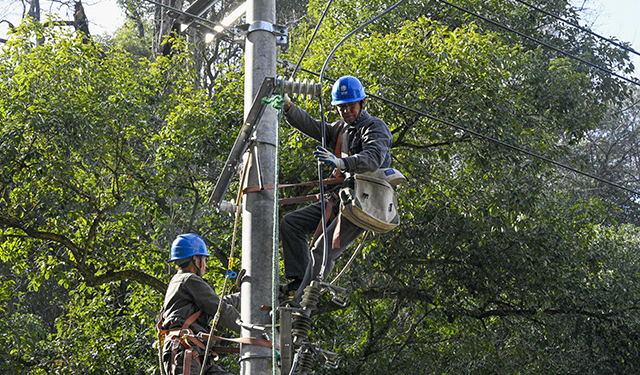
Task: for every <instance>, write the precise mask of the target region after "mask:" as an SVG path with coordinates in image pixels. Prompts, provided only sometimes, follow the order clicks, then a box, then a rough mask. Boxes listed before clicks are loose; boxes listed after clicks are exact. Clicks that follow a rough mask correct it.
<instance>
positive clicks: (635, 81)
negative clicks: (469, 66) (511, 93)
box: [437, 0, 640, 86]
mask: <svg viewBox="0 0 640 375" xmlns="http://www.w3.org/2000/svg"><path fill="white" fill-rule="evenodd" d="M437 1H439V2H441V3H443V4H446V5H449V6H450V7H453V8H456V9H458V10H460V11H463V12H465V13H469V14H470V15H472V16H474V17H477V18H480V19H481V20H483V21H485V22H488V23H490V24H492V25H494V26H497V27H499V28H501V29H504V30H507V31H509V32H512V33H514V34H517V35H518V36H521V37H523V38H525V39H529V40H531V41H533V42H535V43H538V44H540V45H542V46H545V47H547V48H549V49H551V50H553V51H556V52H558V53H560V54H562V55H565V56H566V57H569V58H572V59H575V60H578V61H580V62H581V63H583V64H587V65H589V66H591V67H592V68H595V69H598V70H600V71H603V72H605V73H608V74H611V75H612V76H615V77H618V78H620V79H622V80H624V81H626V82H628V83H631V84H633V85H637V86H640V82H639V81H637V80H633V79H630V78H627V77H625V76H623V75H620V74H618V73H616V72H614V71H612V70H609V69H607V68H604V67H602V66H600V65H598V64H594V63H592V62H590V61H587V60H585V59H583V58H580V57H578V56H575V55H572V54H570V53H569V52H566V51H563V50H561V49H560V48H557V47H554V46H552V45H551V44H549V43H546V42H543V41H541V40H539V39H536V38H534V37H532V36H529V35H527V34H524V33H521V32H520V31H517V30H514V29H512V28H510V27H508V26H505V25H503V24H501V23H499V22H496V21H494V20H491V19H489V18H487V17H484V16H482V15H480V14H478V13H474V12H472V11H470V10H468V9H465V8H463V7H461V6H459V5H455V4H452V3H450V2H448V1H446V0H437Z"/></svg>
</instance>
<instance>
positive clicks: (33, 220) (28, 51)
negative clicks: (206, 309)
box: [0, 23, 241, 373]
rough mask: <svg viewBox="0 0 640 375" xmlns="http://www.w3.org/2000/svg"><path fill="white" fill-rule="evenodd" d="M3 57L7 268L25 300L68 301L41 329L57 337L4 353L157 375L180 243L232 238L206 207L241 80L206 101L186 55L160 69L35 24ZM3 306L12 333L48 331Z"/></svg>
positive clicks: (34, 362)
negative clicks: (29, 296) (23, 322)
mask: <svg viewBox="0 0 640 375" xmlns="http://www.w3.org/2000/svg"><path fill="white" fill-rule="evenodd" d="M176 42H179V41H176ZM178 48H179V50H183V51H186V50H187V49H186V48H184V47H183V45H182V44H179V43H178ZM0 58H1V59H2V64H1V65H0V88H1V89H2V91H3V92H4V93H5V95H3V97H2V98H0V120H1V123H2V126H1V127H0V131H1V135H0V137H1V138H2V139H3V142H2V146H1V148H0V169H1V170H2V174H1V180H0V191H1V192H2V194H1V197H0V257H1V258H2V260H3V262H7V264H11V269H12V275H13V277H15V278H19V279H24V280H28V289H25V290H24V291H25V292H28V293H33V294H35V295H37V296H39V297H38V298H40V299H45V297H44V296H45V295H46V293H47V292H48V291H50V290H51V284H52V283H53V284H59V286H60V287H62V288H63V290H65V291H66V294H65V293H62V294H60V295H57V298H59V300H58V303H64V305H65V306H66V308H65V309H64V311H63V312H60V311H59V312H58V314H57V315H56V316H54V317H53V318H52V317H48V318H50V319H52V320H48V321H46V324H52V322H53V319H56V318H57V330H52V329H51V327H44V328H42V329H38V330H37V332H40V331H42V330H44V332H48V334H49V335H50V336H51V337H50V338H49V339H48V341H49V342H48V343H47V342H46V341H42V335H39V334H38V333H37V332H34V335H35V336H33V342H34V343H38V345H34V346H29V345H22V346H21V348H22V349H21V350H22V351H24V353H22V352H15V353H13V352H11V353H5V354H7V357H8V358H13V359H17V358H22V359H21V360H20V361H22V362H23V363H22V364H21V366H27V368H30V369H33V370H30V371H33V373H37V371H39V370H38V369H41V370H47V369H48V370H51V371H58V372H59V373H70V372H77V371H82V372H83V373H110V372H118V373H123V372H122V371H125V372H124V373H148V372H149V369H150V368H152V367H153V366H155V362H156V361H155V360H154V359H155V355H154V353H153V350H152V348H151V343H152V342H153V340H154V332H153V325H154V319H155V316H156V314H157V310H158V309H159V305H160V303H161V300H162V296H163V293H164V289H165V285H166V284H165V283H166V281H168V278H169V277H170V276H171V275H170V273H171V272H170V268H168V267H167V260H168V248H169V245H170V243H171V241H172V240H173V238H175V236H176V235H177V234H179V233H184V232H196V233H200V234H202V235H203V236H204V237H205V238H206V239H207V241H208V242H210V244H211V247H212V250H213V249H215V248H216V245H214V244H216V243H218V242H220V241H224V238H225V237H226V236H227V234H226V231H228V228H229V227H230V226H229V222H228V218H226V217H221V216H220V215H217V214H215V212H213V210H212V208H211V207H208V206H206V205H205V204H204V202H205V201H206V199H207V198H208V193H207V192H208V191H209V190H210V189H211V186H212V181H215V178H216V176H217V172H218V169H219V168H220V165H221V162H222V161H224V159H225V158H226V155H224V154H223V151H221V150H223V149H226V148H227V147H229V146H228V145H229V142H231V141H232V136H233V134H232V133H233V132H234V131H235V129H236V128H237V125H238V122H239V121H240V119H241V116H238V113H241V109H240V108H238V107H237V106H234V104H233V103H240V102H241V101H240V100H238V97H239V95H241V94H240V92H241V91H239V90H238V83H239V82H238V81H237V80H236V79H235V77H234V76H231V75H230V76H225V77H220V79H225V80H226V79H229V80H230V81H224V82H223V81H220V82H218V85H219V86H224V87H225V88H226V89H225V90H220V91H219V92H215V93H213V95H211V96H210V95H209V93H207V92H206V91H203V90H201V89H199V88H198V84H197V83H198V80H199V79H198V77H197V75H196V73H195V72H194V70H193V69H192V66H191V64H190V57H189V54H188V53H187V52H183V53H179V52H178V53H176V54H174V55H173V56H172V58H171V59H168V58H162V59H159V60H158V61H156V62H151V61H149V60H147V59H145V58H134V57H133V56H131V55H130V54H129V53H128V52H125V51H124V50H123V49H122V48H120V47H118V46H117V45H112V46H111V48H110V49H109V50H106V49H103V48H102V47H101V46H100V45H98V44H95V43H86V44H85V43H82V41H81V40H80V39H77V38H75V37H74V36H73V35H70V34H65V33H64V32H60V31H55V30H52V29H41V28H39V26H38V24H27V23H25V24H23V25H22V26H21V27H20V29H19V30H18V31H16V33H14V34H13V35H12V38H11V40H10V41H9V42H8V43H7V45H6V47H5V49H4V51H3V54H2V55H1V56H0ZM222 109H224V110H222ZM218 113H221V114H220V115H219V114H218ZM214 265H215V263H212V268H215V266H214ZM215 277H219V275H215ZM3 285H9V284H3ZM2 290H7V288H3V289H2ZM2 306H3V307H2V309H3V310H4V311H7V314H8V319H7V320H6V322H7V323H9V322H11V321H12V320H15V319H27V318H28V319H30V320H29V321H31V322H33V323H30V324H34V325H37V324H42V323H40V322H39V315H38V313H37V312H34V313H31V314H32V315H28V314H27V313H25V312H24V311H23V310H21V309H19V308H18V307H19V306H21V305H20V304H19V303H18V302H17V301H16V300H12V299H7V300H4V301H3V304H2ZM40 317H41V316H40ZM46 324H45V325H46ZM7 329H8V327H7V326H5V327H4V328H3V330H2V332H10V331H8V330H7ZM23 336H24V338H25V339H31V337H32V336H29V335H23V334H20V333H18V332H12V333H10V334H9V336H8V338H7V340H13V338H14V337H23ZM41 341H42V342H41ZM8 347H9V348H11V347H14V346H12V345H8ZM43 353H46V354H43ZM140 358H143V359H144V360H142V361H141V360H140ZM147 359H148V360H147ZM16 363H19V362H16Z"/></svg>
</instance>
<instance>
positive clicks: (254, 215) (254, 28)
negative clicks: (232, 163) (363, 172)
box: [240, 0, 277, 375]
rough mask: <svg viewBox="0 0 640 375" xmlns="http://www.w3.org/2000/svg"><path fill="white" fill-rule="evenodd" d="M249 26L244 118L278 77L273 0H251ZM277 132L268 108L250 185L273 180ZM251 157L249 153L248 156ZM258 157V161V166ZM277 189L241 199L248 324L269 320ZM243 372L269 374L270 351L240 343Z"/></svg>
mask: <svg viewBox="0 0 640 375" xmlns="http://www.w3.org/2000/svg"><path fill="white" fill-rule="evenodd" d="M247 5H248V7H247V24H249V25H250V27H249V33H248V35H247V39H246V44H245V64H246V65H245V86H244V92H245V94H244V108H245V118H246V117H247V114H248V111H249V109H250V108H251V105H252V103H253V100H254V97H255V95H256V93H257V92H258V90H259V88H260V86H261V84H262V82H263V81H264V79H265V77H275V75H276V38H275V35H274V34H273V33H272V32H271V31H269V30H268V27H264V25H269V24H274V23H275V17H276V11H275V0H249V1H247ZM276 131H277V117H276V111H275V110H274V109H273V108H271V107H270V106H268V108H266V109H265V111H264V114H263V115H262V118H261V119H260V121H259V123H258V124H257V128H256V139H255V141H256V142H257V143H256V145H257V147H251V148H249V149H250V150H252V152H255V150H256V149H257V151H258V153H259V157H258V158H256V157H255V155H252V157H251V162H250V163H249V164H250V167H249V171H248V175H247V184H248V185H249V186H257V185H258V184H259V176H260V175H262V178H263V179H264V183H265V184H267V185H270V184H273V182H274V180H275V160H274V158H275V151H276V149H275V144H274V143H275V139H276ZM245 157H247V155H245ZM258 161H259V165H258ZM273 198H274V191H273V190H264V191H259V192H255V193H249V194H246V195H245V196H244V199H243V207H242V209H243V211H242V268H244V269H245V270H246V275H245V277H244V278H243V283H242V286H241V301H242V302H241V317H242V321H243V322H244V323H248V324H256V325H268V324H271V317H270V315H269V311H268V310H265V309H263V306H271V291H272V285H271V284H272V282H271V275H272V272H271V265H272V264H273V262H272V252H273V212H274V207H273ZM261 334H262V331H256V330H248V329H245V328H243V329H242V333H241V335H242V337H259V336H260V335H261ZM240 358H241V359H240V360H241V362H240V373H241V374H242V375H267V374H271V373H272V366H271V349H269V348H266V347H262V346H255V345H241V349H240Z"/></svg>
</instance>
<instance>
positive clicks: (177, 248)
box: [170, 233, 211, 261]
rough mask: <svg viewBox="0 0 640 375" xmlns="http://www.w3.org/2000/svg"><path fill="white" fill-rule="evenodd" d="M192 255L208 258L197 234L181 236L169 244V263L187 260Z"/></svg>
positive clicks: (208, 255) (203, 244)
mask: <svg viewBox="0 0 640 375" xmlns="http://www.w3.org/2000/svg"><path fill="white" fill-rule="evenodd" d="M194 255H204V256H207V257H210V256H211V254H209V253H208V252H207V245H206V244H205V243H204V240H203V239H202V238H201V237H200V236H198V235H197V234H193V233H189V234H181V235H179V236H178V237H176V239H175V240H173V244H171V259H170V260H171V261H174V260H179V259H184V258H188V257H191V256H194Z"/></svg>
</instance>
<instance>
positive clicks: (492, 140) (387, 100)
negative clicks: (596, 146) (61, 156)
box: [303, 69, 640, 196]
mask: <svg viewBox="0 0 640 375" xmlns="http://www.w3.org/2000/svg"><path fill="white" fill-rule="evenodd" d="M303 71H304V72H305V73H309V74H313V75H316V76H319V75H320V74H319V73H317V72H313V71H311V70H307V69H303ZM367 96H368V97H372V98H375V99H378V100H381V101H383V102H386V103H388V104H391V105H394V106H396V107H399V108H402V109H404V110H406V111H409V112H413V113H415V114H418V115H420V116H424V117H426V118H428V119H429V120H432V121H436V122H440V123H443V124H445V125H448V126H451V127H453V128H455V129H458V130H461V131H463V132H466V133H469V134H472V135H475V136H476V137H478V138H483V139H485V140H487V141H490V142H493V143H495V144H497V145H500V146H502V147H506V148H509V149H511V150H514V151H517V152H520V153H523V154H526V155H529V156H531V157H533V158H536V159H540V160H542V161H545V162H547V163H549V164H552V165H555V166H556V167H560V168H563V169H566V170H569V171H571V172H574V173H577V174H580V175H582V176H585V177H589V178H591V179H594V180H596V181H599V182H602V183H604V184H607V185H610V186H613V187H616V188H619V189H622V190H625V191H627V192H629V193H633V194H635V195H638V196H640V192H638V191H636V190H633V189H630V188H627V187H625V186H622V185H619V184H616V183H615V182H611V181H608V180H605V179H603V178H600V177H598V176H595V175H593V174H590V173H587V172H583V171H581V170H579V169H576V168H573V167H570V166H568V165H565V164H562V163H560V162H557V161H555V160H552V159H549V158H547V157H544V156H541V155H538V154H536V153H534V152H531V151H528V150H525V149H523V148H520V147H518V146H513V145H511V144H508V143H506V142H503V141H500V140H498V139H495V138H493V137H490V136H488V135H484V134H482V133H478V132H476V131H474V130H471V129H467V128H465V127H462V126H460V125H457V124H454V123H452V122H450V121H447V120H443V119H441V118H438V117H436V116H433V115H430V114H428V113H425V112H422V111H419V110H417V109H414V108H411V107H407V106H406V105H403V104H400V103H397V102H394V101H392V100H389V99H386V98H383V97H381V96H378V95H375V94H370V93H367Z"/></svg>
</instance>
